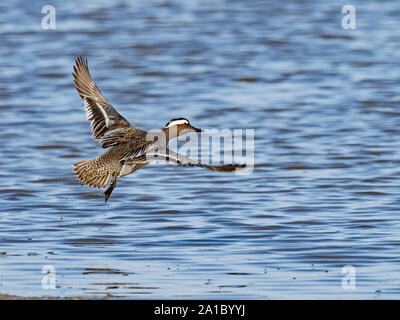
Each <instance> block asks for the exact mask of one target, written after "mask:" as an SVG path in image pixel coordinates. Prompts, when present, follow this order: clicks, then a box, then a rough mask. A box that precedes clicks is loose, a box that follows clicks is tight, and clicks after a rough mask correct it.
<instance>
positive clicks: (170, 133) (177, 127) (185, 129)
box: [163, 118, 201, 140]
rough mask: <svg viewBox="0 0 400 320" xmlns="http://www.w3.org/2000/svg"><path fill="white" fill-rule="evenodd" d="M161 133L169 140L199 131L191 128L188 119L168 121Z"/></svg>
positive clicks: (199, 130)
mask: <svg viewBox="0 0 400 320" xmlns="http://www.w3.org/2000/svg"><path fill="white" fill-rule="evenodd" d="M163 131H164V133H165V134H166V135H167V137H168V140H169V139H173V138H175V137H177V136H181V135H183V134H186V133H189V132H193V131H194V132H201V129H199V128H196V127H193V126H192V125H191V124H190V122H189V120H188V119H185V118H175V119H171V120H169V121H168V123H167V124H166V125H165V127H164V128H163Z"/></svg>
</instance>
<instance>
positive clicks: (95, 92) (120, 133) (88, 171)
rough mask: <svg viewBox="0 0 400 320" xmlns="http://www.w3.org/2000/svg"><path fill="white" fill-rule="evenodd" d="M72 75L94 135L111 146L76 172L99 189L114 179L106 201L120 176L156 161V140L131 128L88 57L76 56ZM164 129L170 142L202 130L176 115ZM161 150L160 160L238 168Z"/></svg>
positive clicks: (226, 169) (230, 169)
mask: <svg viewBox="0 0 400 320" xmlns="http://www.w3.org/2000/svg"><path fill="white" fill-rule="evenodd" d="M73 77H74V82H75V86H76V89H77V91H78V93H79V96H80V97H81V98H82V100H83V101H84V104H85V109H86V117H87V119H88V120H89V121H90V122H91V127H92V137H93V138H94V139H95V140H98V141H99V145H100V146H101V147H102V148H110V149H109V150H107V151H106V152H104V153H102V154H101V155H99V156H98V157H97V158H94V159H89V160H83V161H79V162H76V163H74V167H75V169H74V171H75V175H76V176H77V177H78V179H79V181H80V182H81V183H82V184H85V185H88V186H90V187H94V188H99V189H100V188H105V187H107V185H108V184H109V183H110V181H111V178H113V183H112V184H111V186H110V187H109V188H108V189H107V190H106V192H105V200H106V201H107V199H108V198H109V197H110V195H111V192H112V191H113V189H114V188H115V186H116V182H117V177H123V176H125V175H128V174H130V173H132V172H134V171H136V170H138V169H140V168H141V167H143V166H145V165H146V164H147V163H149V162H151V161H152V160H154V157H153V158H151V157H148V153H150V154H151V152H152V151H150V152H149V148H150V147H152V145H154V144H155V142H153V141H152V139H149V140H147V139H146V138H147V132H146V131H143V130H140V129H137V128H134V127H132V126H131V125H130V123H129V122H128V121H127V120H126V119H125V118H124V117H123V116H121V115H120V114H119V113H118V112H117V111H116V110H115V108H114V107H113V106H112V105H111V103H110V102H108V100H107V99H106V98H105V97H104V96H103V95H102V94H101V92H100V90H99V88H98V87H97V86H96V84H95V83H94V81H93V79H92V77H91V75H90V72H89V67H88V63H87V60H86V59H84V58H83V57H78V58H77V59H76V65H75V66H74V73H73ZM161 131H162V133H163V134H164V137H165V138H166V141H168V140H169V139H173V138H174V137H176V136H178V135H181V134H184V133H186V132H188V131H196V132H200V131H201V130H200V129H197V128H195V127H193V126H191V125H190V123H189V121H188V120H187V119H185V118H175V119H171V120H170V121H169V122H168V123H167V125H166V126H165V127H164V128H163V129H162V130H160V133H161ZM157 146H159V144H158V145H157ZM156 149H157V148H156ZM159 149H164V151H165V154H162V153H160V152H159V151H157V156H158V157H157V161H158V162H164V163H169V164H175V165H180V166H198V167H203V168H206V169H209V170H213V171H224V172H228V171H229V172H232V171H234V170H235V168H236V167H237V166H234V165H228V166H218V167H216V166H208V165H202V164H199V163H197V162H195V161H193V160H191V159H189V158H187V157H184V156H182V155H178V154H176V153H175V152H172V151H170V150H168V149H166V146H162V147H161V148H159Z"/></svg>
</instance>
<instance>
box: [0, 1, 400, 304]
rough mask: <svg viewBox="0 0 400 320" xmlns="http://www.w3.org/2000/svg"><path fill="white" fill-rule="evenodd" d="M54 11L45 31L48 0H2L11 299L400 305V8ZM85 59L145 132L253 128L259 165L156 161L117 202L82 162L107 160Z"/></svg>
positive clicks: (5, 262) (162, 4)
mask: <svg viewBox="0 0 400 320" xmlns="http://www.w3.org/2000/svg"><path fill="white" fill-rule="evenodd" d="M53 5H54V6H55V8H56V10H57V29H56V30H42V29H41V18H42V15H41V6H40V5H39V4H29V5H28V4H26V3H25V2H22V1H11V2H3V3H1V4H0V21H1V24H0V33H1V39H2V41H1V44H0V49H1V50H0V57H1V61H3V63H2V64H1V66H0V68H1V73H0V97H1V99H0V104H1V107H0V116H1V118H2V125H1V126H0V154H1V157H0V176H1V179H0V207H1V209H0V293H7V294H16V295H22V296H59V297H72V296H81V297H82V296H83V297H104V296H106V297H127V298H254V299H265V298H268V299H275V298H329V299H337V298H341V299H344V298H369V299H375V298H398V296H399V284H400V278H399V271H400V267H399V266H400V264H399V262H400V261H399V256H400V255H399V253H400V250H399V245H400V234H399V232H398V230H400V218H399V210H398V208H399V197H398V185H399V178H398V177H399V154H400V151H399V150H400V139H399V124H400V118H399V116H400V112H399V109H398V108H399V102H400V96H399V93H398V92H399V91H398V82H399V79H400V71H399V70H400V63H399V61H400V60H399V54H398V53H399V52H400V38H399V37H398V36H397V35H396V33H395V32H394V30H398V29H399V27H400V25H399V24H400V22H399V20H398V19H397V17H398V14H396V13H398V12H399V10H400V4H399V3H398V2H395V1H381V2H379V4H378V3H376V4H373V3H369V4H367V3H363V4H359V6H360V8H358V9H359V11H360V12H362V15H360V16H357V29H356V30H344V29H342V28H341V18H342V16H343V15H342V14H341V7H340V6H338V5H337V4H333V3H327V2H326V1H301V2H296V1H289V2H279V3H276V4H275V3H268V4H266V3H263V2H257V1H254V2H251V3H249V2H241V1H234V2H232V1H229V2H225V1H216V2H214V1H213V2H210V1H194V2H191V1H190V2H188V1H178V0H176V1H172V0H169V1H155V2H143V1H119V2H117V3H115V2H114V1H100V2H96V3H91V4H86V3H81V2H79V3H78V2H77V1H72V2H68V3H64V2H61V1H60V2H59V1H54V4H53ZM358 9H357V10H358ZM80 54H82V55H84V56H86V57H88V59H89V65H90V67H91V71H92V75H93V77H94V78H95V80H96V81H97V84H98V86H99V87H100V89H101V90H102V91H103V93H104V95H105V96H106V97H107V98H108V99H109V100H110V101H111V102H112V103H113V104H114V105H115V106H116V107H117V108H118V110H119V111H120V113H121V114H123V115H124V116H125V117H126V118H127V119H128V120H129V121H130V122H131V123H132V124H133V125H135V126H138V127H139V128H143V129H151V128H155V127H159V126H162V125H163V124H165V123H166V122H167V121H168V120H169V119H171V118H174V117H187V118H189V119H191V121H192V122H193V123H195V124H196V126H199V127H200V128H218V129H222V128H229V129H234V128H252V129H254V130H255V141H254V143H255V168H254V172H253V173H252V174H251V175H249V176H239V175H227V174H223V173H218V172H207V171H205V170H203V169H201V168H175V167H166V166H156V165H154V166H148V167H146V168H143V169H141V170H139V171H138V172H136V173H134V174H132V175H130V176H127V177H125V178H124V179H122V180H121V181H120V183H119V186H118V188H117V189H116V190H115V191H114V193H113V196H112V199H111V201H110V202H109V203H107V204H105V203H104V200H103V194H102V192H101V191H98V190H93V189H89V188H87V187H85V186H80V184H79V182H78V181H77V180H76V179H75V178H74V176H73V172H72V169H73V168H72V163H74V162H76V161H79V160H83V159H88V158H91V157H95V156H96V155H97V154H99V153H100V152H101V150H100V149H98V148H97V149H96V143H95V142H93V141H92V140H91V138H90V126H89V123H88V122H87V121H86V119H85V112H84V108H83V104H82V101H81V100H80V98H79V96H78V94H77V93H76V91H75V89H74V87H73V81H72V75H71V72H72V65H73V62H74V59H75V57H76V56H77V55H80ZM44 265H53V266H54V267H55V270H56V279H57V282H56V288H55V289H54V290H44V289H43V288H42V286H41V281H42V277H43V276H44V275H43V274H42V273H41V270H42V268H43V266H44ZM346 265H351V266H354V267H355V270H356V289H355V290H345V289H343V288H342V278H343V277H344V274H343V273H341V270H342V268H343V267H344V266H346Z"/></svg>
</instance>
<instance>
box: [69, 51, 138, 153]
mask: <svg viewBox="0 0 400 320" xmlns="http://www.w3.org/2000/svg"><path fill="white" fill-rule="evenodd" d="M75 64H76V66H74V72H75V73H72V75H73V76H74V82H75V86H76V90H77V91H78V93H79V95H80V97H81V98H82V99H83V101H84V103H85V109H86V116H87V119H88V120H89V121H91V126H92V132H93V133H92V136H93V138H94V139H95V140H100V145H101V146H102V147H103V148H107V147H110V146H113V145H116V144H118V143H120V142H121V140H124V136H125V135H126V134H129V133H131V131H132V130H133V131H135V130H137V129H135V128H132V127H131V125H130V123H129V122H128V121H127V120H126V119H125V118H124V117H123V116H121V115H120V114H119V113H118V112H117V111H116V110H115V109H114V107H113V106H112V105H111V103H110V102H108V100H107V99H106V98H105V97H104V96H103V95H102V94H101V92H100V90H99V88H97V86H96V84H95V83H94V81H93V79H92V77H91V75H90V72H89V67H88V63H87V60H86V59H85V58H83V57H78V58H77V59H76V61H75Z"/></svg>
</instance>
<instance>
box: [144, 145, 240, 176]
mask: <svg viewBox="0 0 400 320" xmlns="http://www.w3.org/2000/svg"><path fill="white" fill-rule="evenodd" d="M146 159H147V161H148V162H156V163H165V164H172V165H174V166H186V167H201V168H205V169H208V170H211V171H217V172H234V171H236V170H241V169H244V168H245V167H246V165H244V164H224V165H219V166H214V165H207V164H202V163H199V162H197V161H194V160H192V159H190V158H188V157H186V156H184V155H181V154H179V153H176V152H174V151H172V150H170V149H168V148H166V149H165V150H163V151H160V150H157V151H156V152H154V153H151V152H148V153H147V154H146ZM142 160H143V157H142Z"/></svg>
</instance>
